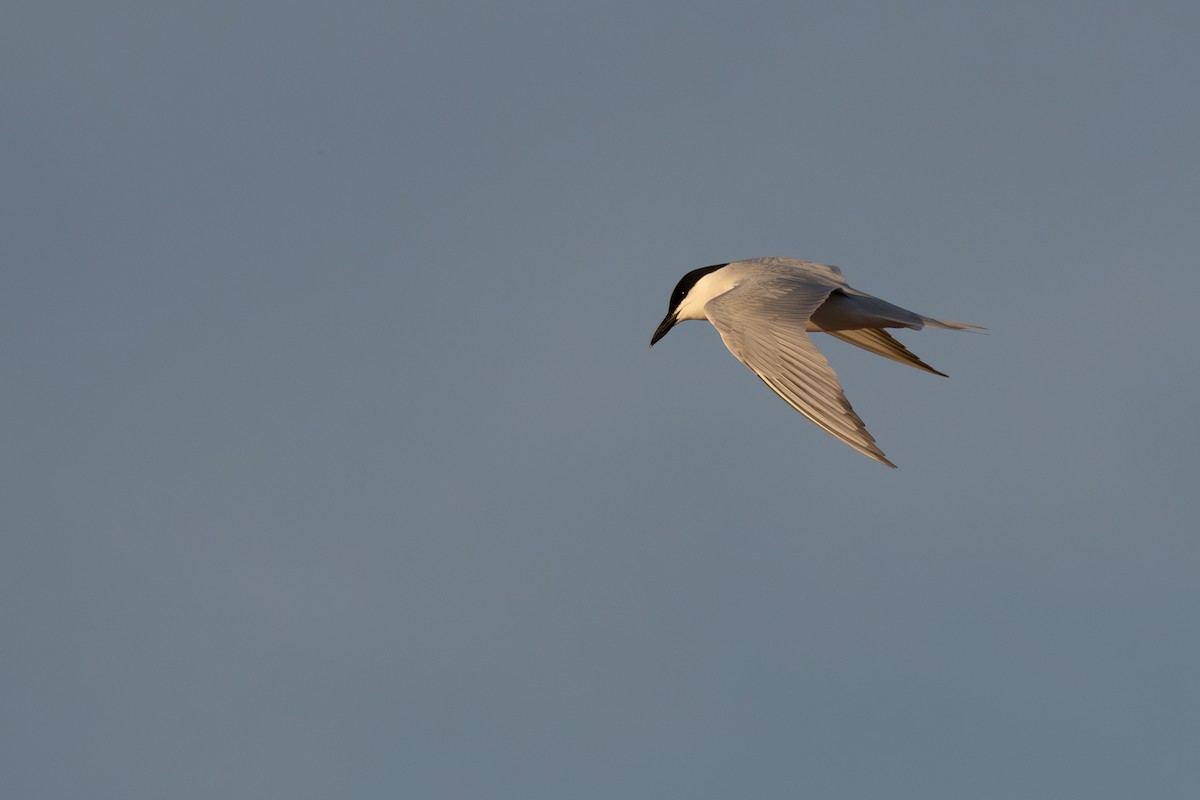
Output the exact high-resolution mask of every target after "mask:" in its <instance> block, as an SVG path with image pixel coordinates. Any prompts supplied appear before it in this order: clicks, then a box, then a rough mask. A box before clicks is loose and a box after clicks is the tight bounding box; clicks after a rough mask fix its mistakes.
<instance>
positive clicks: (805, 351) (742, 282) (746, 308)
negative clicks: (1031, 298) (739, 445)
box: [650, 256, 986, 469]
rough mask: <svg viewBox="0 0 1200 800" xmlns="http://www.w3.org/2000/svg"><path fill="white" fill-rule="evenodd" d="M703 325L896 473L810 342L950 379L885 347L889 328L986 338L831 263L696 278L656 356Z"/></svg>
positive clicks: (754, 267)
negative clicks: (834, 342)
mask: <svg viewBox="0 0 1200 800" xmlns="http://www.w3.org/2000/svg"><path fill="white" fill-rule="evenodd" d="M704 319H706V320H708V321H709V322H710V323H712V326H713V327H714V328H716V329H717V331H718V332H719V333H720V334H721V339H722V340H723V341H724V342H725V346H726V347H728V348H729V352H731V353H733V355H734V356H736V357H737V359H738V360H739V361H741V362H742V363H743V364H745V365H746V366H747V367H749V368H750V370H751V371H752V372H754V374H755V375H757V376H758V377H759V378H760V379H762V381H763V383H765V384H766V385H767V386H769V387H771V389H772V390H773V391H774V392H775V393H776V394H777V395H779V396H780V397H782V398H783V399H784V400H785V401H787V403H788V405H790V406H791V407H792V408H794V409H796V410H797V411H799V412H800V413H801V414H803V415H804V416H805V417H807V418H808V419H809V420H810V421H812V422H813V423H815V424H816V425H817V426H818V427H820V428H821V429H823V430H824V431H825V432H826V433H829V434H831V435H832V436H834V437H836V438H837V439H839V440H841V441H842V442H843V443H845V444H847V445H849V446H850V447H852V448H854V449H855V450H857V451H858V452H860V453H862V454H863V455H866V456H868V457H870V458H873V459H875V460H876V461H878V462H879V463H881V464H884V465H886V466H888V467H891V468H893V469H895V468H896V465H895V464H893V463H892V462H891V461H889V460H888V458H887V456H886V455H884V452H883V451H882V450H881V449H880V448H879V446H878V445H877V444H876V443H875V437H873V436H872V435H871V434H870V433H868V432H867V427H866V425H864V424H863V421H862V419H860V418H859V416H858V414H856V413H855V412H854V409H853V408H852V407H851V406H850V403H849V401H848V400H846V395H845V393H844V392H843V391H842V387H841V384H840V383H839V382H838V378H837V373H836V372H834V371H833V367H831V366H830V365H829V362H828V361H827V360H826V359H825V356H824V355H822V354H821V351H820V350H818V349H817V347H816V345H815V344H813V341H812V339H811V337H810V336H809V333H814V332H816V333H827V334H829V335H830V336H833V337H835V338H838V339H841V340H842V341H844V342H848V343H850V344H852V345H854V346H855V347H861V348H862V349H863V350H867V351H868V352H871V353H874V354H876V355H879V356H883V357H884V358H890V359H891V360H893V361H899V362H900V363H901V364H908V365H909V366H911V367H915V368H917V369H920V370H924V371H925V372H930V373H933V374H934V375H941V376H942V377H948V376H947V375H946V373H944V372H939V371H938V370H936V369H934V368H933V367H931V366H929V365H928V364H926V363H925V362H924V361H922V360H921V359H919V358H917V356H916V355H914V354H913V353H911V352H910V351H909V350H908V349H907V348H906V347H905V346H904V345H903V344H901V343H900V342H898V341H897V340H896V339H894V338H892V336H891V334H889V333H888V332H887V331H886V330H885V329H886V328H911V329H913V330H921V329H922V328H926V327H929V328H942V329H945V330H956V331H972V330H973V331H981V330H986V328H984V327H983V326H981V325H971V324H968V323H965V322H945V321H942V320H938V319H933V318H932V317H926V316H923V315H921V314H917V313H916V312H913V311H909V310H907V309H904V308H901V307H900V306H897V305H893V304H892V303H889V302H887V301H886V300H881V299H879V298H878V297H873V296H872V295H869V294H867V293H866V292H860V291H858V290H857V289H853V288H851V287H850V285H849V284H848V283H846V279H845V278H844V277H843V276H842V271H841V270H840V269H838V268H837V267H834V266H831V265H828V264H817V263H815V262H812V261H801V260H799V259H795V258H782V257H775V256H772V257H766V258H751V259H746V260H743V261H730V262H726V263H724V264H713V265H712V266H709V267H701V268H700V269H694V270H692V271H691V272H689V273H687V274H686V275H684V276H683V277H682V278H680V279H679V283H678V284H676V285H675V290H674V291H673V292H671V300H670V304H669V306H668V308H667V315H666V317H664V318H663V321H662V323H661V324H660V325H659V326H658V328H657V330H655V331H654V335H653V336H652V337H651V339H650V346H651V347H653V346H654V345H655V344H656V343H657V342H658V341H659V340H660V339H662V338H663V337H664V336H666V335H667V332H668V331H670V330H671V328H673V327H674V326H675V325H676V324H677V323H679V322H683V321H684V320H704Z"/></svg>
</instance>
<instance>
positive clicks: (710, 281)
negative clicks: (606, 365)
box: [650, 263, 733, 347]
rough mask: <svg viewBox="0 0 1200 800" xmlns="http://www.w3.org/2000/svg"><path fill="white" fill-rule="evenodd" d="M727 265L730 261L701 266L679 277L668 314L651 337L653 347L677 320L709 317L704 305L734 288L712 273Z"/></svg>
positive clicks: (672, 293)
mask: <svg viewBox="0 0 1200 800" xmlns="http://www.w3.org/2000/svg"><path fill="white" fill-rule="evenodd" d="M727 266H729V264H728V263H725V264H713V265H712V266H711V267H701V268H700V269H694V270H692V271H691V272H689V273H688V274H687V275H684V276H683V277H682V278H680V279H679V283H677V284H675V291H673V292H671V302H670V305H669V306H668V307H667V316H665V317H663V321H662V324H660V325H659V326H658V330H656V331H655V332H654V336H652V337H651V338H650V346H651V347H654V343H655V342H657V341H658V340H659V339H661V338H663V337H664V336H666V335H667V331H669V330H671V328H672V327H674V325H675V323H676V322H681V321H683V320H685V319H707V317H706V316H705V315H704V305H705V304H706V303H707V302H708V301H709V300H712V299H713V298H714V297H716V296H717V295H720V294H724V293H725V292H727V291H729V290H730V289H731V288H733V287H732V286H731V285H726V284H727V283H728V282H727V281H723V280H720V279H719V278H718V276H716V275H713V274H712V273H714V272H716V271H717V270H719V269H721V268H722V267H727Z"/></svg>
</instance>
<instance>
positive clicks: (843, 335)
mask: <svg viewBox="0 0 1200 800" xmlns="http://www.w3.org/2000/svg"><path fill="white" fill-rule="evenodd" d="M824 333H828V334H829V335H830V336H836V337H837V338H838V339H841V340H842V341H843V342H848V343H849V344H852V345H854V346H855V347H861V348H862V349H863V350H867V351H869V352H872V353H874V354H875V355H877V356H883V357H884V358H890V359H892V360H893V361H899V362H900V363H901V364H908V365H909V366H910V367H916V368H917V369H923V370H925V371H926V372H932V373H933V374H934V375H941V376H942V377H943V378H947V377H949V376H948V375H947V374H946V373H944V372H938V371H937V370H936V369H934V368H933V367H931V366H929V365H928V364H926V363H925V362H924V361H922V360H921V359H919V358H917V356H916V354H915V353H913V352H912V351H911V350H909V349H908V348H907V347H905V346H904V345H902V344H900V342H898V341H896V340H895V339H893V338H892V336H891V335H890V334H889V333H888V332H887V331H885V330H883V329H882V328H857V329H855V330H846V331H824Z"/></svg>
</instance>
